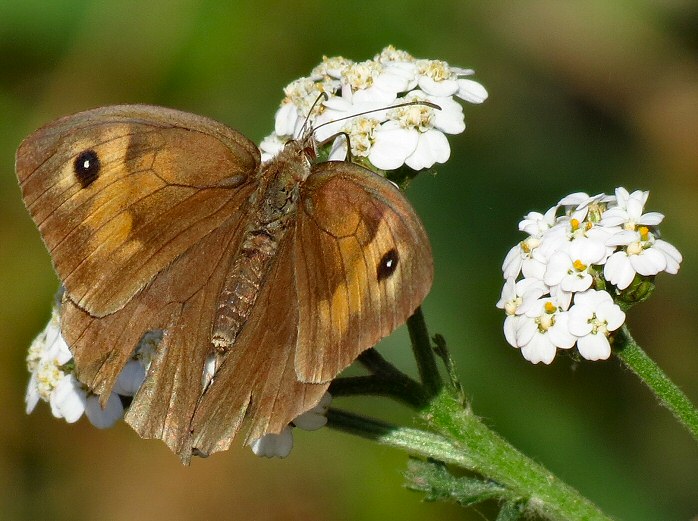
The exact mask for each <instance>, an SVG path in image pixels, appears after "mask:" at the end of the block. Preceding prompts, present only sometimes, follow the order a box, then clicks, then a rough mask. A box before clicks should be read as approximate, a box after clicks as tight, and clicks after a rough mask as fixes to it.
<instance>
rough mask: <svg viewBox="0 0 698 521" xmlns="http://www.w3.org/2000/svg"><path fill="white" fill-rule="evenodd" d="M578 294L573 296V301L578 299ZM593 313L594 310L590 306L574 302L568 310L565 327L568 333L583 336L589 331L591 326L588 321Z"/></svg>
mask: <svg viewBox="0 0 698 521" xmlns="http://www.w3.org/2000/svg"><path fill="white" fill-rule="evenodd" d="M578 296H579V295H577V296H576V297H575V301H576V300H578V299H577V297H578ZM593 313H594V310H593V309H592V308H591V307H590V306H588V305H586V304H583V303H576V302H575V304H574V306H572V307H571V308H570V310H569V317H570V318H569V322H568V324H567V327H568V329H569V331H570V333H572V334H573V335H575V336H578V337H583V336H586V335H588V334H589V333H591V330H592V329H593V326H592V324H591V323H590V322H589V319H590V318H591V317H592V315H593Z"/></svg>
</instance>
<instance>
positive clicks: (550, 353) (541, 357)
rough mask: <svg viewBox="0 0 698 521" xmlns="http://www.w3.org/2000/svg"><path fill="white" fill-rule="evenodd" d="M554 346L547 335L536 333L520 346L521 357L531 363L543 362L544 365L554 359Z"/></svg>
mask: <svg viewBox="0 0 698 521" xmlns="http://www.w3.org/2000/svg"><path fill="white" fill-rule="evenodd" d="M555 351H556V349H555V346H554V345H553V343H552V342H551V341H550V339H549V338H548V335H543V334H536V335H535V336H534V337H533V338H532V339H531V341H530V342H529V343H528V344H526V345H525V346H523V347H522V348H521V354H522V355H523V357H524V358H525V359H526V360H528V361H529V362H531V363H533V364H537V363H538V362H543V363H544V364H546V365H549V364H550V363H552V361H553V360H554V359H555Z"/></svg>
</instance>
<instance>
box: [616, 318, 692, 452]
mask: <svg viewBox="0 0 698 521" xmlns="http://www.w3.org/2000/svg"><path fill="white" fill-rule="evenodd" d="M613 348H614V353H615V354H616V356H617V357H618V358H619V359H620V360H621V362H623V364H625V366H626V367H627V368H628V369H630V370H631V371H632V372H633V373H635V374H636V375H637V376H638V377H639V378H640V380H642V382H643V383H644V384H645V385H646V386H647V387H649V388H650V390H651V391H652V392H653V393H654V395H655V396H656V397H657V399H658V400H659V403H661V404H662V405H663V406H664V407H666V408H667V409H669V410H670V411H671V413H672V414H673V415H674V416H675V417H676V419H677V420H678V421H679V422H680V423H681V424H683V426H684V427H686V428H687V429H688V430H689V432H690V433H691V434H692V435H693V438H694V439H695V440H697V441H698V409H696V407H695V406H694V405H693V404H692V403H691V401H690V400H689V399H688V397H687V396H686V395H685V394H684V393H683V391H681V389H679V388H678V387H677V386H676V384H675V383H674V382H672V381H671V380H670V379H669V377H667V375H666V374H665V373H664V371H662V370H661V369H660V368H659V366H658V365H657V364H656V363H655V362H654V361H653V360H652V359H651V358H650V357H649V356H647V353H645V352H644V351H643V350H642V348H641V347H640V346H639V345H638V344H637V342H635V340H634V339H633V337H632V336H631V335H630V331H629V330H628V327H627V326H626V325H623V327H622V329H621V330H620V332H619V334H618V335H616V338H615V344H614V346H613Z"/></svg>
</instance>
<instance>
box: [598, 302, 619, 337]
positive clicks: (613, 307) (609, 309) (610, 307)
mask: <svg viewBox="0 0 698 521" xmlns="http://www.w3.org/2000/svg"><path fill="white" fill-rule="evenodd" d="M597 314H598V316H599V318H600V319H602V320H604V321H605V322H606V329H608V331H615V330H616V329H618V328H619V327H620V326H622V325H623V323H624V322H625V313H624V312H623V311H622V310H621V309H620V306H618V305H617V304H615V303H614V302H610V303H608V302H607V303H604V304H601V305H600V306H599V308H598V313H597Z"/></svg>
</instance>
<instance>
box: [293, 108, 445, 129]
mask: <svg viewBox="0 0 698 521" xmlns="http://www.w3.org/2000/svg"><path fill="white" fill-rule="evenodd" d="M316 103H317V101H316ZM413 105H422V106H424V107H430V108H432V109H436V110H441V107H440V106H438V105H437V104H436V103H432V102H431V101H406V102H405V103H399V104H397V105H391V106H389V107H381V108H379V109H371V110H366V111H364V112H359V113H357V114H352V115H350V116H344V117H341V118H338V119H333V120H332V121H326V122H325V123H323V124H322V125H318V126H317V127H315V128H314V129H313V132H315V131H317V129H319V128H322V127H324V126H325V125H331V124H333V123H337V122H338V121H344V120H346V119H351V118H357V117H359V116H365V115H366V114H371V113H372V112H382V111H384V110H391V109H399V108H400V107H411V106H413ZM313 106H314V105H313ZM306 122H307V119H306ZM303 126H304V127H305V125H303ZM339 134H343V132H338V133H337V135H339Z"/></svg>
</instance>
